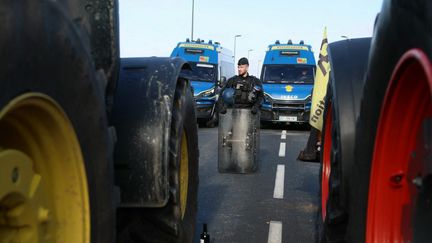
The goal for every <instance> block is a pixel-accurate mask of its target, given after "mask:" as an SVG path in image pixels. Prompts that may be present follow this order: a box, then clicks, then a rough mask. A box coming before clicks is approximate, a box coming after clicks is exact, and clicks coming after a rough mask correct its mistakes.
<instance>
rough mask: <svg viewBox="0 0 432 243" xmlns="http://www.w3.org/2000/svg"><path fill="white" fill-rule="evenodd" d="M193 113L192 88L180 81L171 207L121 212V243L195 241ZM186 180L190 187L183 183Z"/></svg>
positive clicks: (171, 165)
mask: <svg viewBox="0 0 432 243" xmlns="http://www.w3.org/2000/svg"><path fill="white" fill-rule="evenodd" d="M194 113H195V108H194V101H193V96H192V92H191V89H190V87H189V84H188V82H187V81H185V80H180V81H179V83H178V84H177V88H176V93H175V97H174V106H173V110H172V124H171V135H170V144H169V146H170V148H169V151H170V161H169V172H168V173H169V185H170V197H169V200H168V203H167V205H166V206H164V207H162V208H120V209H119V211H118V213H119V214H118V217H119V219H120V221H119V223H118V231H119V232H120V233H119V235H118V242H128V243H129V242H137V243H138V242H149V243H150V242H151V243H159V242H160V243H162V242H192V241H193V237H194V232H195V224H196V214H197V196H198V136H197V126H196V119H195V115H194ZM184 166H186V167H184ZM182 169H183V170H182ZM185 173H186V174H185ZM185 176H186V177H185ZM185 179H187V185H186V184H182V183H181V181H182V180H185ZM185 189H186V192H185ZM183 193H185V194H183Z"/></svg>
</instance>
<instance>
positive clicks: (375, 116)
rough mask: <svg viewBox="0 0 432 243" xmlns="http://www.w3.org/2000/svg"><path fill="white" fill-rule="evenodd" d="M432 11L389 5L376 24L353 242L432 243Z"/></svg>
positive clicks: (419, 5)
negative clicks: (431, 231)
mask: <svg viewBox="0 0 432 243" xmlns="http://www.w3.org/2000/svg"><path fill="white" fill-rule="evenodd" d="M431 13H432V2H430V1H410V2H402V1H385V2H384V4H383V7H382V11H381V13H380V15H379V17H378V19H377V21H376V26H375V31H374V37H373V41H372V43H373V44H372V48H371V55H370V60H369V65H368V71H367V78H366V81H365V86H364V90H363V94H362V100H361V109H360V115H359V118H358V122H357V127H356V133H357V134H359V136H357V137H356V143H355V144H356V146H355V157H356V158H355V164H354V167H353V170H354V171H355V173H356V175H355V176H354V174H353V184H354V185H357V187H356V190H355V191H354V190H353V191H352V201H351V205H350V206H351V207H350V208H351V210H350V222H349V224H348V229H347V240H348V242H412V241H414V242H430V241H431V236H430V232H429V230H430V224H431V203H430V202H431V183H430V182H431V175H432V174H431V173H432V171H431V170H430V168H432V167H431V163H432V162H431V159H430V147H429V146H430V141H431V137H430V136H431V133H430V131H431V127H430V126H431V120H430V118H431V115H432V113H431V107H432V105H431V90H432V89H431V87H432V85H431V83H432V75H431V72H432V69H431V60H432V31H431V29H430V23H432V14H431ZM396 40H397V41H396ZM389 212H391V213H389ZM384 218H385V219H384ZM383 220H384V221H383Z"/></svg>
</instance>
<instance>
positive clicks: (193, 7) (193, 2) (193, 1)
mask: <svg viewBox="0 0 432 243" xmlns="http://www.w3.org/2000/svg"><path fill="white" fill-rule="evenodd" d="M194 9H195V0H192V27H191V28H192V31H191V41H193V30H194Z"/></svg>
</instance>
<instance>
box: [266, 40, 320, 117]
mask: <svg viewBox="0 0 432 243" xmlns="http://www.w3.org/2000/svg"><path fill="white" fill-rule="evenodd" d="M314 74H315V58H314V54H313V52H312V49H311V46H310V45H305V44H304V42H303V41H300V43H299V44H293V43H292V41H291V40H289V41H288V42H287V43H286V44H281V43H280V42H279V41H276V42H275V43H274V44H271V45H269V46H268V49H267V51H266V55H265V59H264V62H263V66H262V71H261V80H262V82H263V89H264V102H263V104H262V106H261V121H272V122H294V123H306V122H308V121H309V116H310V108H311V99H312V97H311V95H312V89H313V85H314V78H315V77H314Z"/></svg>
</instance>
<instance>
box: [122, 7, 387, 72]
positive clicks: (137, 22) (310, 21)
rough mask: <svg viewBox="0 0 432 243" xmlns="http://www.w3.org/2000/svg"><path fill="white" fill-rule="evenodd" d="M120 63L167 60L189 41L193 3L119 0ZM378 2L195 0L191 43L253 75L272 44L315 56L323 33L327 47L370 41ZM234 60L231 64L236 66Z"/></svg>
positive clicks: (377, 10)
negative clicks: (219, 52)
mask: <svg viewBox="0 0 432 243" xmlns="http://www.w3.org/2000/svg"><path fill="white" fill-rule="evenodd" d="M119 2H120V55H121V57H148V56H161V57H162V56H169V55H170V54H171V51H172V50H173V48H174V47H175V46H176V45H177V43H178V42H180V41H185V40H186V38H190V37H191V25H192V24H191V22H192V0H120V1H119ZM381 4H382V1H381V0H327V1H323V0H297V1H294V0H267V1H257V0H236V1H230V0H219V1H209V0H195V14H194V39H197V38H200V39H204V40H205V41H206V42H207V41H208V40H213V42H214V41H218V42H220V43H221V45H222V46H223V47H224V48H228V49H230V50H233V47H234V36H235V35H241V37H239V38H237V43H236V59H237V60H238V59H239V58H240V57H243V56H244V57H247V56H248V50H250V49H252V50H253V51H250V52H249V63H250V70H249V71H250V73H251V74H252V75H258V70H259V69H261V66H260V65H261V64H262V60H263V59H264V55H265V50H266V48H267V46H268V45H269V44H273V43H274V42H275V41H276V40H280V42H281V43H286V42H287V41H288V40H289V39H291V40H292V41H293V43H298V42H299V41H300V40H304V42H305V43H306V44H310V45H312V49H313V50H314V51H315V56H317V55H318V53H319V48H320V45H321V41H322V37H323V30H324V27H327V36H328V41H329V43H331V42H334V41H338V40H341V39H343V37H342V36H347V37H348V38H358V37H368V36H371V35H372V32H373V24H374V21H375V16H376V15H377V13H378V12H379V11H380V9H381ZM237 60H236V63H237Z"/></svg>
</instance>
